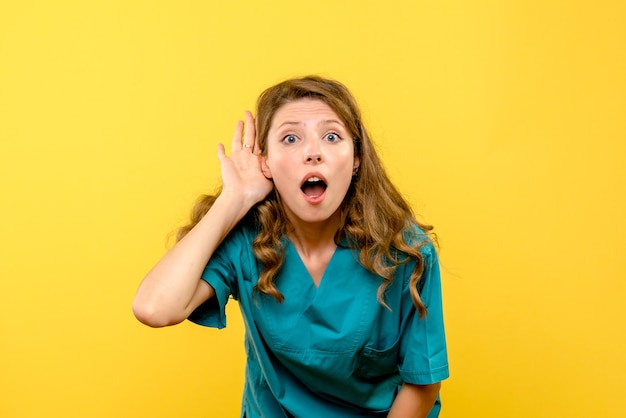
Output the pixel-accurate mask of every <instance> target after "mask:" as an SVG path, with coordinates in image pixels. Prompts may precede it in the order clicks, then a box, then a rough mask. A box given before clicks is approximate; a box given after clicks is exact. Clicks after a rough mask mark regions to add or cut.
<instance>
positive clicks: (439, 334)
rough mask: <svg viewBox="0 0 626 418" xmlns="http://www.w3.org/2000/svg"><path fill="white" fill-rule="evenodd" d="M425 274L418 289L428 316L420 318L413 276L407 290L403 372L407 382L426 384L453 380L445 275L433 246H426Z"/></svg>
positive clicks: (404, 291)
mask: <svg viewBox="0 0 626 418" xmlns="http://www.w3.org/2000/svg"><path fill="white" fill-rule="evenodd" d="M421 251H422V255H423V256H424V272H423V273H422V277H421V278H420V280H419V282H418V290H419V294H420V298H421V299H422V302H423V303H424V305H425V306H426V308H427V310H428V313H427V315H426V316H425V317H424V318H420V317H419V314H418V312H417V309H416V308H415V306H414V305H413V301H412V299H411V296H410V288H409V283H408V282H409V277H410V272H409V271H407V274H405V283H404V289H403V296H402V297H403V303H402V305H403V318H404V321H405V322H404V327H403V330H402V335H401V337H400V358H399V360H400V361H399V370H400V376H401V377H402V380H403V381H404V382H406V383H412V384H418V385H426V384H433V383H437V382H440V381H442V380H444V379H446V378H447V377H449V374H450V373H449V369H448V352H447V347H446V338H445V330H444V323H443V307H442V296H441V276H440V271H439V261H438V258H437V253H436V251H435V248H434V246H433V245H432V243H430V242H429V243H427V244H425V245H424V246H423V247H422V249H421Z"/></svg>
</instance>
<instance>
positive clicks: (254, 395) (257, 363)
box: [189, 226, 449, 418]
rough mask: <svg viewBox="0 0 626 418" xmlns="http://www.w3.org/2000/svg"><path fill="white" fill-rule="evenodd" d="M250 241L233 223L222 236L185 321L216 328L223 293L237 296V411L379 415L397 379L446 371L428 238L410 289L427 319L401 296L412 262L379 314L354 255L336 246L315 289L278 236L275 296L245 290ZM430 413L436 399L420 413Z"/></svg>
mask: <svg viewBox="0 0 626 418" xmlns="http://www.w3.org/2000/svg"><path fill="white" fill-rule="evenodd" d="M420 232H421V231H420ZM254 237H255V232H254V231H253V230H251V229H249V228H247V227H244V226H239V227H237V228H236V229H235V230H233V231H232V232H231V233H230V234H229V236H228V237H227V238H226V239H225V240H224V242H223V243H222V244H221V245H220V247H219V248H218V249H217V250H216V252H215V253H214V255H213V257H212V258H211V260H210V261H209V263H208V265H207V266H206V268H205V270H204V273H203V274H202V279H204V280H205V281H206V282H207V283H208V284H209V285H211V286H212V287H213V289H215V297H213V298H211V299H209V300H208V301H207V302H205V303H204V304H202V305H201V306H199V307H198V308H197V309H196V310H195V311H194V312H193V313H192V315H191V316H190V317H189V319H190V320H191V321H193V322H195V323H198V324H200V325H204V326H209V327H217V328H224V327H225V326H226V315H225V306H226V303H227V302H228V300H229V297H230V296H232V297H233V298H234V299H236V300H237V301H238V302H239V307H240V309H241V313H242V315H243V319H244V323H245V327H246V335H245V340H244V342H245V348H246V353H247V363H246V376H245V387H244V394H243V400H242V411H241V416H242V417H247V418H256V417H271V418H277V417H291V416H293V417H297V418H306V417H324V418H346V417H382V416H386V415H387V413H388V411H389V409H390V408H391V404H392V403H393V400H394V398H395V396H396V394H397V393H398V391H399V390H400V387H401V385H402V383H403V382H407V383H413V384H431V383H436V382H439V381H441V380H443V379H445V378H447V377H448V375H449V372H448V360H447V351H446V341H445V335H444V326H443V315H442V306H441V281H440V276H439V265H438V262H437V254H436V252H435V249H434V247H433V245H432V244H431V243H430V241H428V242H427V243H426V244H425V245H424V246H423V247H422V249H421V251H422V254H423V255H424V264H425V267H424V268H425V269H424V273H423V276H422V278H421V279H420V281H419V283H418V286H419V289H418V290H419V291H420V296H421V299H422V301H423V302H424V304H425V305H426V307H427V308H428V315H427V316H426V318H423V319H420V318H419V315H418V313H417V310H416V309H415V306H414V305H413V301H412V299H411V295H410V292H409V277H410V275H411V272H412V271H413V268H414V267H415V262H414V261H413V262H408V263H406V264H402V265H400V266H399V267H398V268H397V270H396V274H395V278H394V281H393V282H392V284H391V285H390V286H389V287H388V288H387V291H386V293H385V302H386V303H387V304H388V305H389V307H390V308H391V310H389V309H387V308H385V307H384V306H382V305H381V304H380V303H379V301H378V300H377V290H378V287H379V286H380V284H381V280H382V279H381V278H380V277H378V276H376V275H375V274H373V273H371V272H369V271H368V270H366V269H365V268H363V267H362V266H361V265H360V264H359V262H358V252H357V251H355V250H354V249H350V248H347V247H345V246H338V247H337V249H336V251H335V253H334V254H333V256H332V258H331V260H330V262H329V263H328V266H327V268H326V271H325V272H324V275H323V277H322V280H321V282H320V285H319V287H316V286H315V284H314V283H313V280H312V279H311V276H310V275H309V273H308V271H307V269H306V267H305V266H304V263H303V262H302V259H301V258H300V256H299V255H298V253H297V251H296V249H295V248H294V246H293V244H292V243H291V242H290V241H289V240H288V239H285V240H284V244H285V256H286V257H285V261H284V264H283V266H282V267H281V270H280V272H279V273H278V275H277V277H276V279H275V286H276V287H277V288H278V290H279V291H280V292H281V293H282V294H283V295H284V297H285V299H284V301H283V302H282V303H278V302H277V301H276V299H274V298H273V297H271V296H268V295H264V294H262V293H260V292H255V291H254V286H255V285H256V283H257V280H258V277H259V274H260V272H261V269H262V265H261V264H260V263H259V262H258V260H256V258H255V256H254V254H253V252H252V241H253V239H254ZM424 239H427V238H426V237H425V236H424ZM439 409H440V404H439V400H437V403H436V404H435V406H434V407H433V410H432V411H431V413H430V415H429V417H437V416H438V415H439Z"/></svg>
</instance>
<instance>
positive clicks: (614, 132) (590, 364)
mask: <svg viewBox="0 0 626 418" xmlns="http://www.w3.org/2000/svg"><path fill="white" fill-rule="evenodd" d="M625 4H626V3H624V2H623V1H621V0H615V1H606V0H604V1H603V0H599V1H595V2H588V1H585V2H583V1H565V0H559V1H539V0H531V1H529V0H515V1H495V0H494V1H460V0H459V1H451V0H449V1H445V0H444V1H409V0H406V1H398V2H394V1H386V2H381V1H376V2H373V1H330V0H322V1H311V2H293V1H275V2H272V1H269V2H260V1H244V2H240V1H219V2H218V1H199V0H197V1H176V2H174V1H172V2H163V1H122V0H108V1H105V0H102V1H79V0H76V1H49V2H46V1H37V0H32V1H20V2H17V1H14V2H10V1H4V2H2V5H1V6H0V199H1V204H0V228H1V230H0V233H1V235H0V239H1V244H0V278H1V291H0V321H1V322H0V327H1V328H0V332H1V334H0V335H1V337H0V338H1V339H2V340H1V343H0V416H2V417H7V418H9V417H10V418H18V417H19V418H21V417H235V416H238V415H237V414H238V410H239V399H240V394H241V389H242V377H243V359H244V354H243V349H242V347H241V345H242V343H241V341H242V332H243V328H242V323H241V321H240V319H239V314H238V310H237V307H236V304H235V303H232V304H230V305H229V313H230V317H229V327H228V328H227V330H224V331H216V330H209V329H205V328H202V327H198V326H195V325H192V324H189V323H185V324H182V325H180V326H177V327H173V328H169V329H160V330H153V329H150V328H147V327H144V326H142V325H140V324H139V323H138V322H136V321H135V319H134V317H133V316H132V313H131V310H130V306H131V301H132V299H133V296H134V292H135V289H136V287H137V285H138V283H139V281H140V280H141V278H142V277H143V275H144V274H145V273H146V272H147V270H148V269H149V268H150V267H151V266H152V265H153V264H154V263H155V262H156V261H157V259H158V258H159V257H160V256H161V255H162V254H163V252H164V251H165V249H166V246H167V244H166V239H167V234H168V233H169V232H170V231H172V230H173V229H175V228H176V227H177V226H179V225H180V224H181V223H182V222H184V220H185V218H186V216H187V214H188V211H189V208H190V207H191V205H192V203H193V201H194V199H195V197H196V196H197V195H198V194H200V193H203V192H210V191H212V190H213V189H214V186H216V185H217V183H218V180H219V167H218V164H217V160H216V158H215V156H216V144H217V143H218V142H220V141H223V142H226V143H228V141H229V140H230V137H231V133H232V130H233V127H234V124H235V121H236V120H237V119H239V118H241V117H242V114H243V111H244V110H245V109H247V108H251V107H252V106H253V104H254V101H255V99H256V96H257V95H258V93H259V92H260V91H261V90H262V89H264V88H265V87H267V86H269V85H271V84H273V83H275V82H278V81H280V80H282V79H284V78H286V77H291V76H295V75H304V74H308V73H317V74H322V75H326V76H330V77H333V78H337V79H339V80H341V81H343V82H344V83H346V84H347V85H348V86H349V87H350V88H351V89H352V90H353V92H354V93H355V95H356V96H357V99H358V100H359V101H360V103H361V105H362V107H363V111H364V113H365V118H366V121H367V123H368V124H369V127H370V130H371V131H372V133H373V136H374V138H375V139H376V142H377V144H378V148H379V150H380V153H381V155H382V156H383V158H384V161H385V163H386V166H387V167H388V170H389V173H390V175H391V176H392V177H393V179H394V180H395V181H396V182H397V184H398V186H399V187H400V189H401V190H402V191H403V192H404V193H405V194H406V196H407V197H408V198H409V199H410V201H411V202H412V203H413V204H414V206H415V209H416V211H418V212H419V213H420V214H421V217H422V219H423V220H424V221H426V222H428V223H432V224H434V225H435V227H436V228H437V232H438V234H439V237H440V241H441V249H440V254H441V261H442V265H443V268H444V276H443V281H444V293H445V294H444V303H445V314H446V321H447V333H448V342H449V355H450V362H451V373H452V377H451V378H450V379H449V380H448V381H446V382H445V383H444V388H443V391H442V397H443V402H444V409H443V411H444V412H443V413H442V417H467V416H469V417H475V416H476V417H477V416H480V417H546V418H547V417H623V416H626V403H624V400H623V399H624V393H625V391H626V360H625V358H626V355H625V354H626V341H625V325H624V322H625V321H624V319H626V313H625V310H624V305H625V300H626V299H625V296H626V295H625V293H626V284H625V283H626V280H625V279H626V267H625V265H626V262H625V261H624V260H625V258H624V255H623V253H624V251H625V250H626V238H625V237H626V163H625V157H626V122H625V121H626V99H625V98H626V82H625V79H626V77H625V75H626V29H625V28H626V24H625V23H624V22H625V21H626V7H625Z"/></svg>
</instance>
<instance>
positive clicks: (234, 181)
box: [217, 111, 273, 207]
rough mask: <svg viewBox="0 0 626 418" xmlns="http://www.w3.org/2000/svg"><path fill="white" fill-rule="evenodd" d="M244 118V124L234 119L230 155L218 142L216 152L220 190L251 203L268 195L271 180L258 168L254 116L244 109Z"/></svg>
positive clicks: (259, 158)
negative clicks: (220, 183) (220, 175)
mask: <svg viewBox="0 0 626 418" xmlns="http://www.w3.org/2000/svg"><path fill="white" fill-rule="evenodd" d="M245 120H246V121H245V126H244V122H243V121H238V122H237V125H236V127H235V133H234V134H233V140H232V143H231V154H230V156H227V155H226V151H225V149H224V145H222V144H219V145H218V150H217V156H218V159H219V161H220V166H221V171H222V184H223V186H222V194H225V195H227V194H229V195H231V197H236V198H237V200H239V199H241V202H242V204H243V205H244V206H250V207H252V206H253V205H254V204H255V203H257V202H260V201H261V200H263V199H264V198H265V196H267V195H268V193H269V192H270V191H271V190H272V188H273V183H272V181H271V180H269V179H267V178H266V177H265V175H263V172H262V171H261V150H260V149H259V147H258V142H257V140H256V131H255V127H254V118H253V116H252V114H251V113H250V112H248V111H246V112H245ZM244 128H245V130H244Z"/></svg>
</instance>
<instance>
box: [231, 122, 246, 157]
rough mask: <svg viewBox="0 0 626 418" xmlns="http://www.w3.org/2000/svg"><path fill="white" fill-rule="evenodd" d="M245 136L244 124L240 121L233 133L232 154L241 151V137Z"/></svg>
mask: <svg viewBox="0 0 626 418" xmlns="http://www.w3.org/2000/svg"><path fill="white" fill-rule="evenodd" d="M242 135H243V122H242V121H240V120H238V121H237V124H236V125H235V132H234V133H233V140H232V143H231V144H230V150H231V152H233V151H235V150H239V149H241V137H242Z"/></svg>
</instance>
